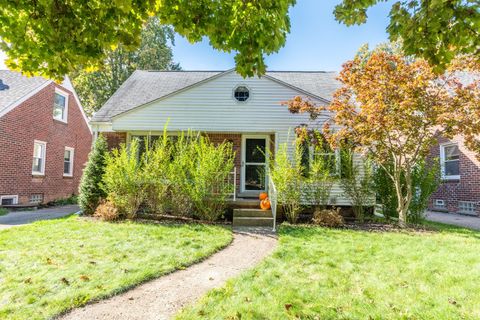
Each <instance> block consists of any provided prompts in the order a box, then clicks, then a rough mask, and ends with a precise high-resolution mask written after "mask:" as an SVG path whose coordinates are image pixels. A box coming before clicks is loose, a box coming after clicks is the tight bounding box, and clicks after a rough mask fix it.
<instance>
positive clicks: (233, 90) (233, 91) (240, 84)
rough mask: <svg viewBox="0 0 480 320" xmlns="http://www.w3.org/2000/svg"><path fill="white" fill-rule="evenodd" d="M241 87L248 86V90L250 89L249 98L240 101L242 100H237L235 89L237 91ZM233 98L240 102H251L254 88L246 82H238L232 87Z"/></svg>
mask: <svg viewBox="0 0 480 320" xmlns="http://www.w3.org/2000/svg"><path fill="white" fill-rule="evenodd" d="M239 87H245V88H247V90H248V98H247V100H245V101H240V100H237V98H235V91H236V90H237V89H238V88H239ZM232 99H233V100H234V101H235V102H236V103H239V104H244V103H247V102H249V101H250V100H251V99H252V89H251V88H250V87H249V86H247V85H246V84H243V83H239V84H237V85H236V86H235V87H233V89H232Z"/></svg>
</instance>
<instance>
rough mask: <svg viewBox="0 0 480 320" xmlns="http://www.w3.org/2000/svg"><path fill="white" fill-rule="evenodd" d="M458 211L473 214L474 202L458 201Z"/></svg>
mask: <svg viewBox="0 0 480 320" xmlns="http://www.w3.org/2000/svg"><path fill="white" fill-rule="evenodd" d="M458 212H459V213H465V214H475V202H472V201H458Z"/></svg>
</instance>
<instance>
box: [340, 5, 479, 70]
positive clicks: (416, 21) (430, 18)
mask: <svg viewBox="0 0 480 320" xmlns="http://www.w3.org/2000/svg"><path fill="white" fill-rule="evenodd" d="M384 1H385V0H367V1H358V0H343V1H342V3H341V4H339V5H337V6H336V7H335V11H334V14H335V17H336V18H337V20H339V21H341V22H343V23H345V24H346V25H348V26H350V25H354V24H362V23H365V22H366V20H367V9H368V8H370V7H372V6H374V5H376V4H378V3H379V2H384ZM389 16H390V24H389V25H388V27H387V31H388V33H389V34H390V40H392V41H396V40H398V39H403V45H402V47H403V51H404V52H405V54H407V55H415V56H417V57H422V58H424V59H425V60H427V61H428V62H429V63H430V64H431V65H432V66H434V70H435V71H436V72H443V71H444V70H445V69H446V67H447V66H448V64H449V63H450V61H452V60H453V59H454V58H455V56H457V55H459V54H472V55H473V56H474V57H475V59H476V60H477V61H480V2H478V1H475V0H448V1H447V0H444V1H432V0H406V1H397V2H395V4H394V5H393V7H392V9H391V11H390V14H389Z"/></svg>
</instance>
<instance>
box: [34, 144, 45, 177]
mask: <svg viewBox="0 0 480 320" xmlns="http://www.w3.org/2000/svg"><path fill="white" fill-rule="evenodd" d="M46 149H47V143H46V142H43V141H37V140H35V141H34V145H33V164H32V174H36V175H43V174H45V158H46Z"/></svg>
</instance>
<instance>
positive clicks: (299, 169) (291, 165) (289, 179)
mask: <svg viewBox="0 0 480 320" xmlns="http://www.w3.org/2000/svg"><path fill="white" fill-rule="evenodd" d="M303 172H304V170H303V166H302V151H301V149H300V145H299V144H296V145H295V152H294V155H293V157H292V158H291V157H290V156H289V153H288V146H287V144H286V143H284V144H281V145H280V146H279V148H278V151H277V153H276V154H275V159H274V160H272V161H270V177H271V178H272V180H273V182H274V183H275V187H276V188H277V200H278V204H279V205H281V206H282V209H283V213H284V214H285V217H286V218H287V220H288V221H289V222H290V223H295V222H296V221H297V218H298V215H299V214H300V211H301V209H302V206H301V200H302V191H301V187H302V180H303V175H302V173H303Z"/></svg>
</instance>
